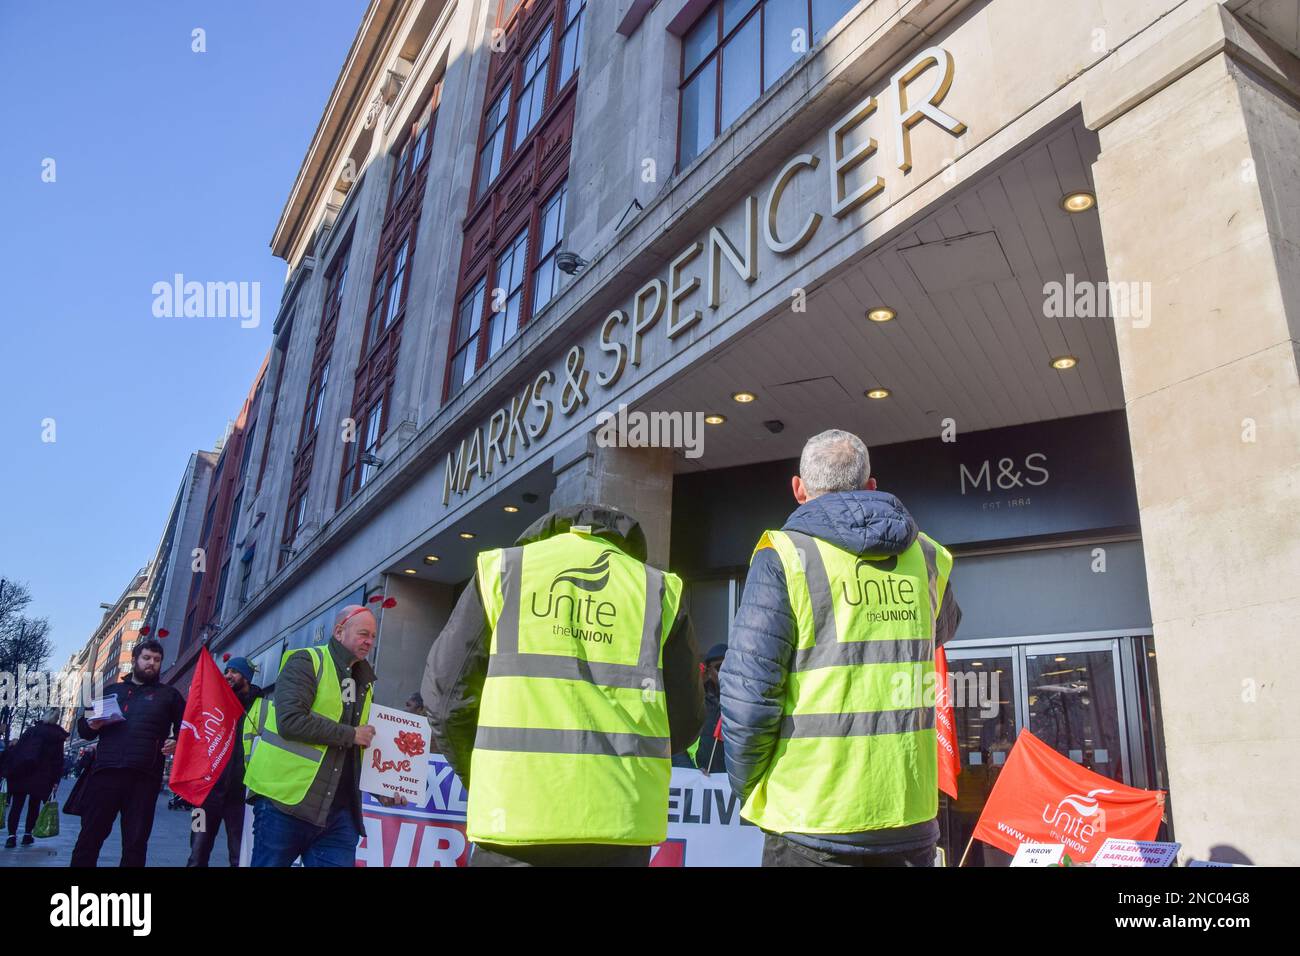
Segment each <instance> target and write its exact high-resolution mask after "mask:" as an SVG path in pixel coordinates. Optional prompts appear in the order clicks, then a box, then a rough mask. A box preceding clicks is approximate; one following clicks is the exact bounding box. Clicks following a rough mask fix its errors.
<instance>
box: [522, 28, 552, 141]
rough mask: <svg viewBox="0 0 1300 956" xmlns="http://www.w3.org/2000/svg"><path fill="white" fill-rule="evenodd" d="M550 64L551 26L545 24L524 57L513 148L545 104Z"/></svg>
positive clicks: (540, 114)
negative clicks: (545, 26)
mask: <svg viewBox="0 0 1300 956" xmlns="http://www.w3.org/2000/svg"><path fill="white" fill-rule="evenodd" d="M550 64H551V28H550V26H547V28H546V29H545V30H543V31H542V35H541V36H539V37H538V38H537V42H535V43H534V44H533V45H532V48H531V49H530V50H529V51H528V55H527V56H525V57H524V76H523V86H522V87H521V88H520V90H519V102H518V104H516V107H515V149H518V148H519V146H520V145H521V144H522V143H523V141H524V140H525V139H527V138H528V134H529V133H531V132H532V131H533V127H534V126H536V125H537V121H538V120H540V119H541V118H542V110H543V108H545V106H546V77H547V72H548V71H547V67H548V66H550Z"/></svg>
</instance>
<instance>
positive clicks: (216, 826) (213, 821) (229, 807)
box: [185, 757, 244, 866]
mask: <svg viewBox="0 0 1300 956" xmlns="http://www.w3.org/2000/svg"><path fill="white" fill-rule="evenodd" d="M231 759H234V758H233V757H232V758H231ZM235 789H237V790H238V791H239V794H238V795H232V796H230V797H221V798H219V799H217V800H212V799H208V800H206V801H204V804H203V806H202V807H201V808H200V809H202V811H203V816H202V818H201V819H202V820H203V829H201V830H197V831H196V830H194V828H193V826H191V827H190V859H189V862H188V863H186V864H185V865H186V866H207V865H208V858H209V857H210V856H211V855H212V847H213V846H214V845H215V844H216V842H217V831H218V830H220V829H221V827H222V825H223V824H224V825H225V828H226V852H227V853H229V854H230V865H231V866H239V845H240V843H241V842H243V836H244V801H243V795H244V787H243V785H242V784H240V785H237V786H236V788H235ZM191 820H193V817H191Z"/></svg>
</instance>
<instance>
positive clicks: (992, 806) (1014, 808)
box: [974, 730, 1165, 863]
mask: <svg viewBox="0 0 1300 956" xmlns="http://www.w3.org/2000/svg"><path fill="white" fill-rule="evenodd" d="M1164 812H1165V794H1164V791H1162V790H1139V789H1137V788H1136V787H1129V786H1126V785H1125V784H1122V783H1119V782H1118V781H1115V780H1110V779H1108V778H1106V777H1103V776H1102V775H1101V774H1099V773H1093V772H1092V771H1091V770H1089V769H1088V768H1087V767H1081V766H1079V765H1078V764H1077V763H1075V762H1074V761H1073V760H1069V759H1067V758H1065V757H1063V756H1061V755H1060V754H1059V753H1057V752H1056V751H1055V750H1053V749H1052V748H1051V747H1049V746H1047V744H1045V743H1043V742H1042V741H1041V740H1039V739H1038V738H1037V737H1035V736H1034V735H1033V734H1031V733H1030V732H1029V731H1027V730H1022V731H1021V732H1020V736H1019V737H1017V738H1016V745H1015V746H1014V747H1012V748H1011V753H1010V755H1009V756H1008V757H1007V762H1006V765H1005V766H1004V767H1003V768H1002V773H1001V774H999V775H998V780H997V783H995V784H994V785H993V792H992V793H990V794H989V799H988V802H987V803H986V804H984V812H983V813H981V814H980V818H979V822H978V823H976V824H975V834H974V835H975V837H976V838H977V839H980V840H983V841H984V842H985V843H991V844H992V845H993V846H995V847H997V848H998V849H1000V850H1005V851H1006V852H1008V853H1015V852H1016V847H1018V846H1019V845H1020V844H1022V843H1064V844H1065V851H1066V853H1068V854H1069V855H1070V858H1071V859H1072V860H1073V861H1074V862H1076V863H1087V862H1089V861H1090V860H1091V859H1092V857H1093V854H1095V853H1096V852H1097V851H1098V850H1099V849H1101V845H1102V844H1103V843H1105V842H1106V839H1107V838H1108V837H1116V838H1119V839H1132V840H1150V839H1152V838H1153V837H1155V835H1156V830H1157V829H1158V828H1159V827H1160V819H1161V817H1162V816H1164Z"/></svg>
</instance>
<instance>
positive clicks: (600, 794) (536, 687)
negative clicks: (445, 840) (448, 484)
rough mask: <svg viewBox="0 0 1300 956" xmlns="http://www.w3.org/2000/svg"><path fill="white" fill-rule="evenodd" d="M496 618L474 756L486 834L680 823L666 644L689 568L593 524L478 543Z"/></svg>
mask: <svg viewBox="0 0 1300 956" xmlns="http://www.w3.org/2000/svg"><path fill="white" fill-rule="evenodd" d="M478 586H479V590H480V593H481V596H482V599H483V607H484V609H485V611H486V612H487V619H488V623H489V625H490V626H491V629H492V639H491V646H490V653H489V656H488V666H487V677H486V679H485V680H484V683H483V693H482V697H481V704H480V708H479V718H478V730H477V733H476V735H475V738H474V752H473V755H472V756H471V758H470V782H469V810H468V815H467V826H466V834H467V835H468V837H469V838H470V839H471V840H473V841H475V842H480V843H501V844H552V843H604V844H626V845H631V846H650V845H652V844H655V843H659V842H661V841H663V840H664V839H665V838H666V837H667V826H668V822H667V821H668V782H669V777H670V776H671V773H672V768H671V765H670V754H669V750H670V747H669V732H668V709H667V705H666V702H665V698H664V682H663V646H664V642H665V641H666V640H667V638H668V634H669V631H670V630H671V629H672V625H673V621H674V620H675V619H676V617H677V607H678V604H679V602H680V599H681V590H682V582H681V579H680V578H678V577H677V576H676V575H675V574H669V573H667V572H664V571H660V570H658V569H656V568H652V567H650V566H649V565H646V564H642V563H641V562H640V561H637V560H636V559H635V558H632V557H630V556H629V555H626V554H624V553H623V552H622V551H620V550H619V549H618V548H616V547H614V546H613V545H612V544H610V543H609V542H607V541H604V540H602V539H601V538H598V537H593V536H591V535H588V534H586V533H585V532H583V531H581V530H571V531H569V532H566V533H564V534H560V535H556V536H554V537H552V538H548V539H546V540H544V541H538V542H535V543H533V544H528V545H524V546H523V547H519V548H507V549H504V550H497V551H487V552H484V553H483V554H480V555H479V557H478Z"/></svg>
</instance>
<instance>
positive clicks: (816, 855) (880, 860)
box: [763, 833, 934, 866]
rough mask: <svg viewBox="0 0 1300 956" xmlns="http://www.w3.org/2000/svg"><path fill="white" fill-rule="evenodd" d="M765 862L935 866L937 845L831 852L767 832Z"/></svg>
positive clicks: (793, 864) (764, 849)
mask: <svg viewBox="0 0 1300 956" xmlns="http://www.w3.org/2000/svg"><path fill="white" fill-rule="evenodd" d="M763 866H934V847H933V846H927V847H924V848H922V849H920V850H904V851H902V852H900V853H827V852H824V851H822V850H814V849H812V847H806V846H802V845H800V844H798V843H795V842H793V841H791V840H787V839H786V838H785V837H782V836H777V835H776V834H775V833H765V834H763Z"/></svg>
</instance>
